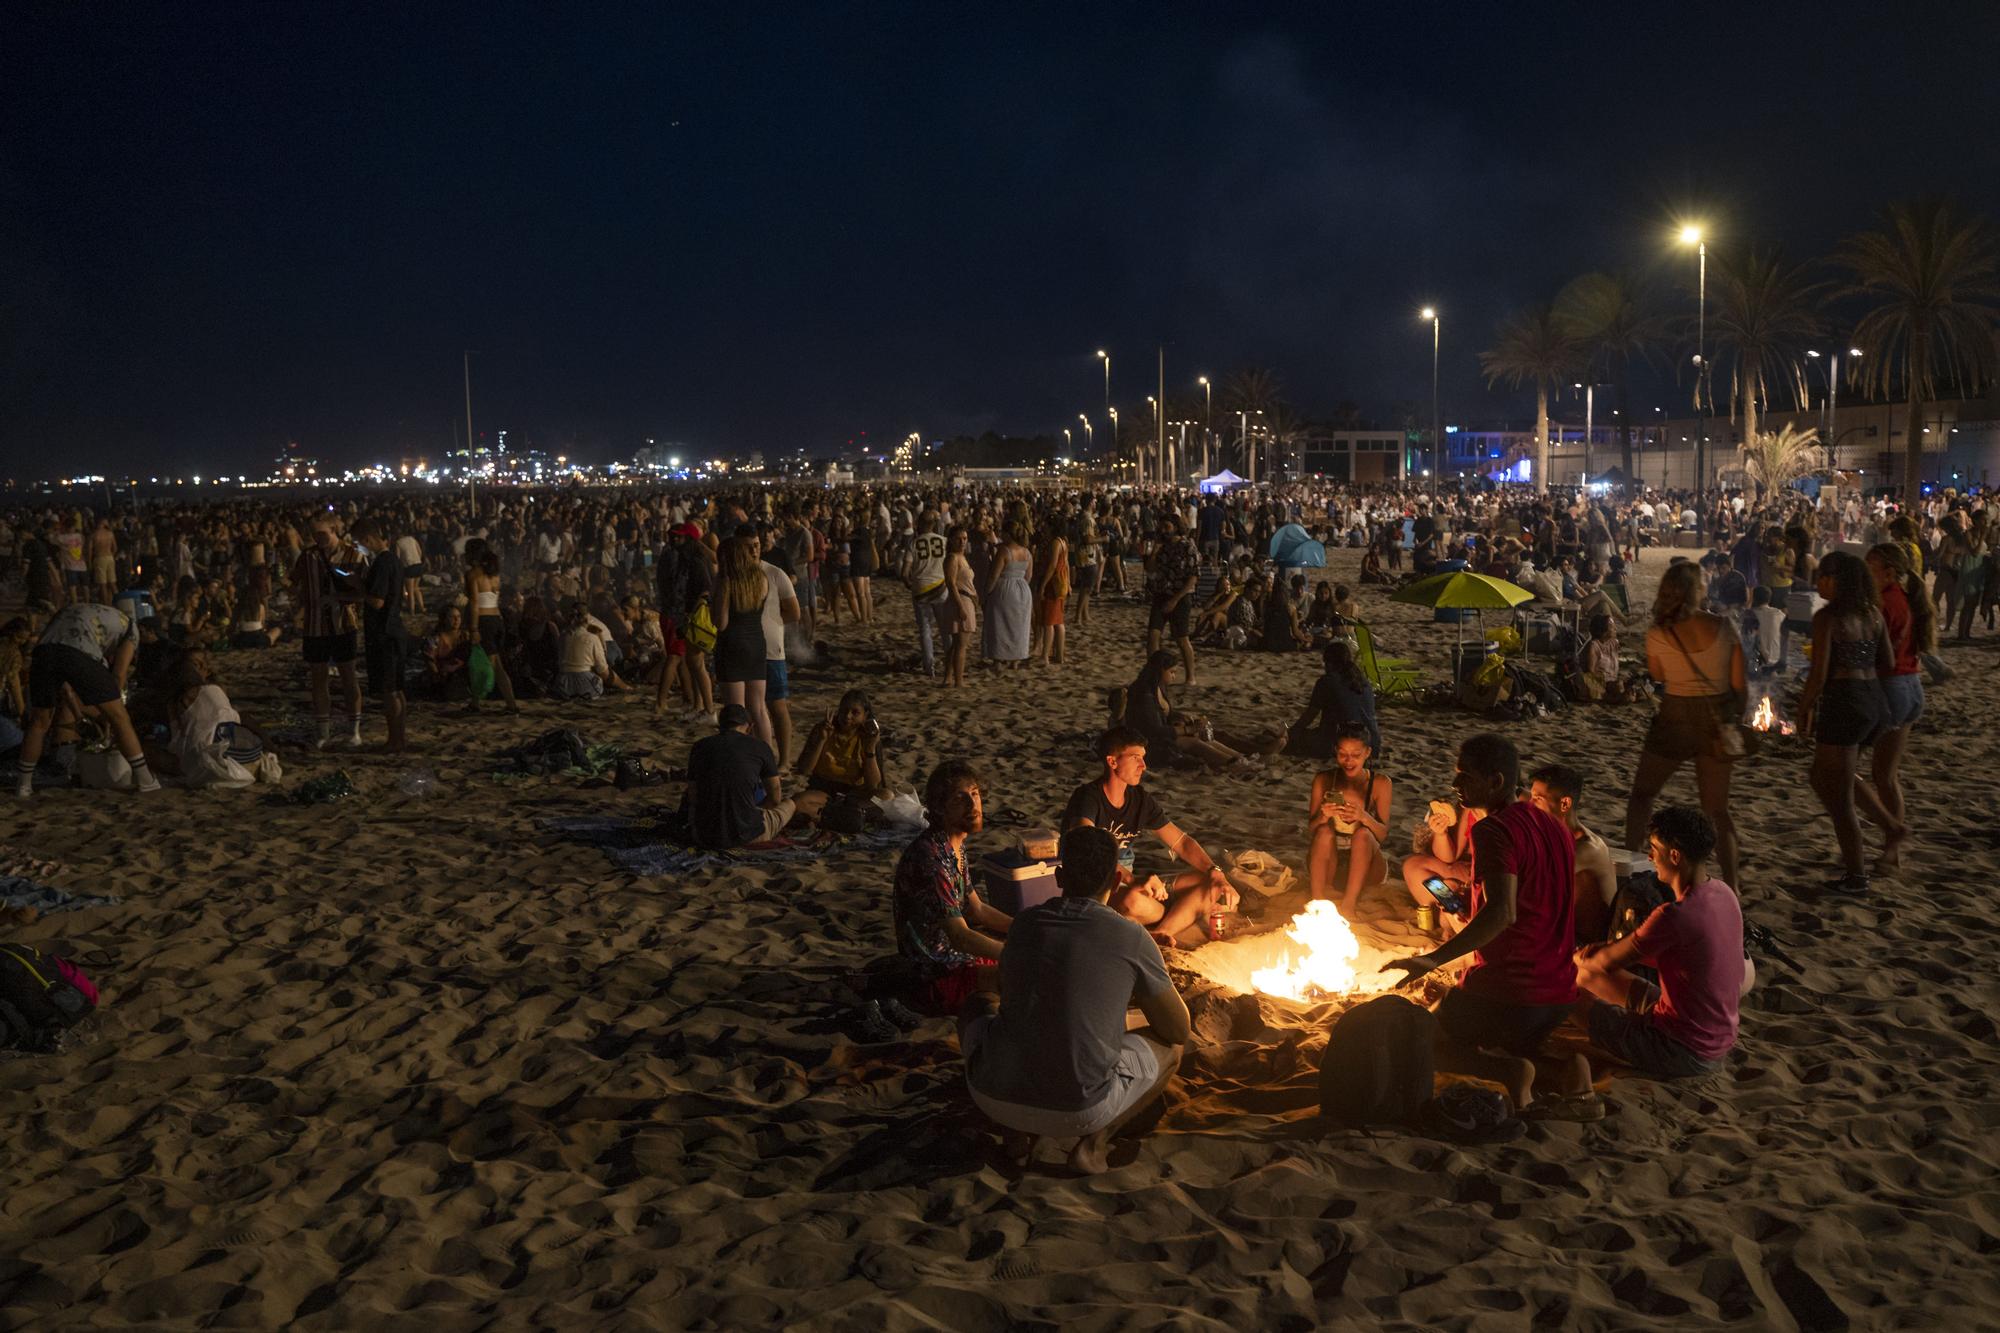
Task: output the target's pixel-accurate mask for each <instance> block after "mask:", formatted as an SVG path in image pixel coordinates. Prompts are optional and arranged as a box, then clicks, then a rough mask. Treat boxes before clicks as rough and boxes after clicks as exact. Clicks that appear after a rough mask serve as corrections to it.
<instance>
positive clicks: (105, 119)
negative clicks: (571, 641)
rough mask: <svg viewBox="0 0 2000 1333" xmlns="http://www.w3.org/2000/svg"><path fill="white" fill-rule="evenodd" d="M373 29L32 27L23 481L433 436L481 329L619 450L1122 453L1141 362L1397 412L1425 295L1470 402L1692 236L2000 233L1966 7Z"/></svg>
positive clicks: (121, 11)
mask: <svg viewBox="0 0 2000 1333" xmlns="http://www.w3.org/2000/svg"><path fill="white" fill-rule="evenodd" d="M397 8H398V9H402V10H407V11H408V12H405V13H398V12H395V11H392V10H391V9H390V8H388V7H368V8H357V9H352V10H349V9H337V8H331V7H324V6H318V5H299V4H285V5H265V4H259V5H254V6H232V5H227V4H201V5H179V6H174V7H172V8H171V9H169V8H165V7H157V6H144V5H138V6H113V5H108V4H97V5H73V4H66V5H62V6H53V7H48V8H39V7H28V6H13V7H10V9H9V11H8V19H7V22H6V25H5V34H4V38H0V283H4V290H0V298H4V299H0V471H4V472H8V473H12V474H15V475H24V476H36V475H51V474H65V473H68V472H75V471H81V470H103V471H113V470H132V471H141V472H144V471H148V470H150V471H165V470H182V471H196V470H202V469H204V468H205V469H207V470H209V471H222V470H228V471H235V470H248V469H249V468H251V467H254V466H256V465H258V464H259V463H260V462H262V461H263V460H264V459H265V458H267V457H268V456H269V454H270V453H271V452H272V451H273V449H274V447H275V446H276V445H277V444H279V443H281V442H283V441H284V440H286V439H298V440H300V441H302V442H303V443H304V444H305V445H306V447H307V448H308V449H310V450H313V451H316V452H318V453H320V454H321V455H322V456H324V457H327V458H329V459H334V460H341V461H348V462H360V461H367V460H369V459H371V458H378V457H381V458H392V459H393V458H396V457H400V456H402V455H403V454H406V453H408V454H414V453H433V454H435V453H436V452H438V451H439V449H440V448H441V447H444V446H447V445H448V444H449V442H450V440H451V429H452V422H453V420H454V419H455V418H456V419H460V420H462V413H463V402H462V399H461V396H460V385H459V366H460V360H459V358H460V352H461V349H464V348H467V347H471V348H475V349H478V350H479V352H480V353H481V355H480V356H478V357H476V358H475V360H474V363H473V373H474V386H473V387H474V395H475V401H474V412H475V417H476V419H477V422H478V424H479V426H480V429H481V430H482V431H484V430H486V429H487V428H489V427H491V426H494V425H506V426H509V427H510V428H511V429H512V430H513V431H514V432H516V438H519V437H520V436H522V435H527V436H532V437H533V438H535V439H537V440H539V441H545V442H547V443H550V444H552V445H560V446H563V447H567V448H571V449H574V450H576V451H577V452H579V453H581V454H583V455H585V456H592V457H597V458H600V459H609V458H613V457H620V456H624V455H626V454H629V452H630V450H631V448H632V446H633V445H634V444H636V443H638V442H639V441H640V439H641V438H642V437H645V436H656V437H658V438H660V439H663V440H666V439H672V440H677V441H686V442H688V443H689V444H691V445H693V446H695V447H697V448H700V449H702V450H704V451H713V452H720V453H725V454H727V453H744V452H748V451H749V450H751V449H763V450H766V451H767V452H769V451H777V450H786V451H789V450H790V449H792V448H795V447H797V446H800V445H805V446H808V447H812V448H826V447H831V446H834V445H838V444H842V443H844V442H845V441H846V440H847V439H848V438H850V437H852V436H854V435H855V434H856V433H857V432H858V431H861V430H867V431H869V432H871V437H873V436H889V437H895V436H899V435H901V434H903V433H904V432H907V431H909V430H912V429H917V430H922V431H923V432H924V433H925V435H926V436H927V437H929V438H938V437H941V436H943V435H946V434H950V433H955V432H958V431H976V430H981V429H985V428H988V427H992V428H996V429H1000V430H1002V431H1007V432H1011V433H1020V434H1032V433H1036V432H1041V431H1047V430H1050V429H1054V428H1059V427H1060V426H1061V425H1062V424H1064V423H1066V422H1069V421H1071V420H1073V418H1074V416H1075V414H1076V413H1077V412H1078V411H1080V410H1086V411H1089V412H1091V413H1092V415H1093V417H1094V418H1099V424H1100V425H1101V417H1100V414H1101V410H1102V397H1103V393H1102V379H1101V375H1100V371H1099V367H1098V363H1097V362H1096V361H1095V360H1094V359H1093V357H1092V353H1093V351H1094V350H1095V349H1096V348H1098V347H1108V348H1110V349H1111V351H1112V353H1113V356H1114V357H1115V358H1116V366H1115V371H1116V375H1115V384H1114V388H1115V390H1116V397H1117V398H1118V399H1119V400H1121V401H1124V402H1126V403H1128V404H1139V405H1141V408H1140V410H1142V400H1143V395H1144V394H1146V393H1147V392H1150V391H1151V382H1152V379H1153V375H1154V370H1153V358H1154V348H1155V347H1156V346H1157V345H1158V344H1159V343H1160V342H1161V341H1164V342H1166V343H1167V344H1168V351H1167V357H1168V363H1167V370H1168V377H1169V385H1170V389H1171V390H1173V391H1176V392H1178V391H1179V390H1180V389H1181V388H1182V387H1184V386H1185V385H1187V384H1188V383H1189V382H1190V381H1191V380H1192V378H1193V376H1194V375H1196V374H1197V373H1202V372H1206V373H1210V374H1214V375H1220V374H1222V373H1224V372H1226V371H1228V370H1229V369H1231V368H1232V367H1236V366H1241V365H1245V364H1265V365H1269V366H1271V367H1273V368H1275V369H1276V370H1277V371H1279V373H1280V374H1281V375H1282V376H1283V377H1284V380H1285V382H1286V384H1287V386H1288V388H1289V390H1290V396H1291V398H1292V399H1293V400H1294V401H1295V402H1297V403H1298V404H1299V405H1300V406H1301V407H1303V408H1305V409H1307V410H1309V411H1310V410H1313V409H1319V410H1325V409H1328V408H1330V407H1332V406H1333V405H1334V404H1335V403H1337V402H1339V401H1341V400H1343V399H1348V400H1352V401H1354V402H1356V403H1358V404H1360V405H1361V407H1362V408H1363V410H1364V411H1366V412H1368V413H1370V414H1374V415H1386V414H1388V413H1390V412H1392V411H1393V410H1394V408H1395V406H1396V405H1397V404H1398V403H1399V402H1404V401H1416V400H1421V399H1427V398H1428V391H1429V369H1430V367H1429V347H1428V337H1427V336H1426V335H1427V330H1426V329H1424V328H1423V327H1421V326H1420V325H1419V324H1418V321H1417V320H1416V317H1415V310H1416V309H1417V307H1418V306H1420V305H1422V304H1424V303H1425V302H1427V301H1435V302H1436V303H1437V304H1438V305H1439V306H1440V307H1441V308H1442V310H1443V311H1444V371H1443V378H1444V397H1445V402H1446V414H1447V417H1448V418H1451V417H1458V418H1461V419H1467V420H1472V419H1491V418H1494V417H1496V416H1502V415H1518V414H1520V413H1522V412H1524V411H1525V410H1526V406H1525V403H1526V400H1525V398H1519V399H1516V398H1512V397H1509V396H1507V395H1492V394H1488V393H1487V392H1486V391H1485V389H1484V388H1483V387H1482V386H1481V383H1480V380H1479V377H1478V374H1477V364H1476V362H1475V360H1474V354H1475V352H1476V351H1477V350H1478V349H1479V348H1480V347H1482V346H1484V345H1485V344H1486V341H1487V338H1488V335H1489V334H1490V332H1491V329H1492V326H1493V324H1494V322H1495V320H1496V319H1497V318H1498V317H1499V316H1500V315H1502V314H1503V313H1504V312H1505V311H1506V310H1508V309H1509V308H1511V307H1513V306H1516V305H1518V304H1521V303H1523V302H1526V301H1529V300H1534V299H1547V298H1548V297H1549V296H1551V295H1552V294H1553V293H1554V291H1555V289H1556V287H1557V286H1558V285H1559V284H1560V283H1561V282H1562V281H1563V280H1564V279H1566V278H1568V277H1570V276H1572V275H1574V274H1576V273H1578V272H1581V271H1584V270H1587V269H1590V268H1593V267H1602V266H1611V265H1631V266H1637V267H1647V266H1661V265H1683V266H1684V265H1685V264H1686V263H1687V261H1686V260H1685V258H1684V256H1681V255H1678V254H1676V252H1674V250H1673V249H1672V247H1671V246H1669V245H1668V244H1666V236H1667V232H1666V228H1667V227H1668V225H1669V223H1670V222H1671V220H1672V219H1673V218H1674V217H1675V216H1676V215H1678V214H1681V213H1684V212H1694V213H1699V214H1701V215H1703V216H1705V217H1706V218H1707V219H1708V220H1709V222H1710V224H1711V227H1712V230H1713V232H1714V233H1715V238H1714V245H1715V246H1717V247H1724V246H1732V245H1745V244H1752V243H1754V244H1759V245H1766V244H1773V243H1781V244H1783V245H1784V246H1785V247H1786V248H1787V249H1788V250H1789V251H1790V252H1791V253H1793V254H1796V255H1798V256H1800V257H1805V256H1809V255H1815V254H1819V253H1822V252H1824V251H1825V250H1827V249H1828V248H1830V247H1831V245H1832V244H1833V243H1834V242H1835V241H1837V240H1838V239H1839V238H1840V237H1841V236H1843V235H1845V234H1847V233H1849V232H1851V231H1853V230H1855V229H1857V228H1859V227H1862V226H1865V225H1867V224H1868V223H1869V222H1870V220H1871V219H1872V217H1873V215H1874V213H1875V211H1876V210H1877V209H1878V208H1879V207H1880V206H1881V205H1882V204H1884V203H1886V202H1888V201H1890V200H1893V199H1898V198H1904V197H1908V196H1912V195H1916V194H1919V193H1924V192H1933V191H1944V192H1948V193H1952V194H1955V195H1957V196H1958V197H1959V198H1960V199H1962V200H1964V201H1965V202H1966V203H1968V204H1970V205H1972V206H1973V207H1975V208H1977V209H1978V210H1980V211H1982V212H1984V213H1985V214H1987V215H1988V216H1989V217H1995V216H2000V147H1996V145H2000V111H1997V110H1996V107H2000V98H1996V94H1995V93H1994V91H1993V90H1994V87H1995V86H1996V84H1995V82H1994V75H1993V71H1992V69H1991V67H1990V66H1991V62H1992V60H1993V57H1994V54H1995V52H1996V51H2000V6H1996V5H1994V4H1991V3H1986V2H1983V0H1981V2H1977V3H1975V2H1973V0H1968V2H1967V3H1963V4H1957V5H1948V6H1947V5H1924V4H1913V3H1900V4H1897V5H1894V6H1878V5H1870V6H1859V5H1856V6H1846V5H1840V4H1816V5H1812V6H1787V5H1754V6H1751V5H1715V6H1689V5H1684V4H1666V5H1653V6H1644V7H1629V8H1628V7H1624V6H1568V5H1564V6H1555V7H1551V8H1547V9H1537V8H1534V7H1531V6H1525V5H1471V4H1465V5H1458V4H1453V5H1435V6H1423V5H1405V6H1391V5H1382V6H1355V5H1286V6H1282V7H1276V8H1273V9H1269V10H1260V9H1258V8H1256V7H1253V6H1248V5H1238V4H1230V5H1215V6H1203V7H1188V6H1178V7H1177V6H1158V5H1146V6H1140V5H1112V4H1098V5H1092V6H1062V7H1049V8H1022V9H1015V8H1014V7H1005V6H962V5H933V6H923V7H911V8H899V7H893V6H887V5H865V6H855V7H852V8H846V7H838V6H832V5H810V6H806V5H796V6H766V7H763V8H762V9H761V11H760V12H761V17H757V16H748V15H747V14H746V11H748V10H749V9H750V8H751V7H747V6H746V7H735V6H704V7H701V8H699V9H694V8H683V7H664V6H663V7H652V6H648V7H639V6H633V7H629V9H630V12H628V13H626V14H623V15H608V14H606V13H605V12H603V11H604V10H607V9H609V8H610V7H608V6H607V7H598V6H581V7H574V6H560V7H559V6H546V7H543V9H544V12H540V13H537V12H533V11H527V10H514V9H510V8H508V7H504V6H481V7H477V8H474V7H465V8H462V9H451V8H448V7H446V6H443V5H429V4H424V5H414V6H406V7H397ZM559 9H581V10H584V11H587V12H585V13H584V14H582V15H581V16H579V15H577V14H570V13H558V12H556V11H557V10H559ZM642 11H643V12H642ZM1627 14H1636V15H1638V17H1627V16H1625V15H1627ZM1665 392H1666V390H1665V389H1664V388H1662V389H1659V390H1656V391H1649V397H1657V396H1659V395H1661V394H1664V393H1665ZM1661 401H1666V400H1665V399H1664V398H1661ZM1128 419H1129V417H1128Z"/></svg>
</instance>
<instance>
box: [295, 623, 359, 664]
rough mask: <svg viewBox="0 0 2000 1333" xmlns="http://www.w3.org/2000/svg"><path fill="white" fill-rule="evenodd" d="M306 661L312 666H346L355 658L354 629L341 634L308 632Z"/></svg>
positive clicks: (305, 650)
mask: <svg viewBox="0 0 2000 1333" xmlns="http://www.w3.org/2000/svg"><path fill="white" fill-rule="evenodd" d="M303 651H304V652H305V657H306V662H307V664H308V665H311V666H344V665H346V664H347V663H349V662H352V661H353V660H354V631H353V630H348V631H346V632H345V633H341V634H308V635H306V637H305V648H304V650H303Z"/></svg>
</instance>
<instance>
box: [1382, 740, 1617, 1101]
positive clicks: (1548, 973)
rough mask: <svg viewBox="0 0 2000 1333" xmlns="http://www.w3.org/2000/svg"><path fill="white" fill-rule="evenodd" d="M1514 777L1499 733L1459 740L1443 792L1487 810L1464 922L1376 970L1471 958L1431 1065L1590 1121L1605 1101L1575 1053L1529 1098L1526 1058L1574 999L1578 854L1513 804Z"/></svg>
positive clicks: (1416, 971) (1450, 997)
mask: <svg viewBox="0 0 2000 1333" xmlns="http://www.w3.org/2000/svg"><path fill="white" fill-rule="evenodd" d="M1520 775H1521V756H1520V752H1519V751H1517V750H1516V749H1515V748H1514V743H1513V742H1512V741H1510V740H1508V739H1507V738H1506V737H1504V736H1496V735H1493V734H1491V733H1485V734H1482V735H1478V736H1474V737H1472V738H1471V739H1470V740H1468V741H1466V742H1465V744H1463V745H1462V746H1460V747H1459V751H1458V770H1457V773H1456V774H1455V775H1454V776H1453V778H1452V787H1453V789H1454V790H1456V791H1457V793H1458V796H1459V799H1460V800H1461V801H1462V802H1463V803H1464V804H1465V806H1466V808H1468V809H1473V810H1482V811H1484V812H1485V816H1484V817H1483V818H1482V819H1480V820H1479V822H1478V823H1476V824H1474V825H1473V827H1472V885H1471V903H1470V909H1471V913H1472V915H1471V919H1470V920H1468V921H1467V922H1466V925H1465V929H1463V930H1461V931H1459V932H1458V934H1456V935H1454V936H1453V937H1452V938H1451V940H1450V941H1448V942H1447V943H1445V944H1442V945H1439V946H1438V947H1437V948H1436V949H1433V950H1431V951H1430V952H1429V953H1426V954H1419V955H1418V956H1416V957H1414V958H1399V959H1397V960H1395V961H1394V962H1391V963H1388V964H1386V965H1385V966H1384V967H1383V969H1382V970H1383V971H1385V972H1386V971H1389V970H1390V969H1391V968H1400V969H1401V970H1402V971H1404V972H1406V973H1408V974H1409V976H1410V977H1411V978H1416V977H1420V976H1422V975H1424V974H1425V973H1426V972H1430V971H1433V970H1435V969H1437V968H1439V967H1443V966H1444V965H1445V964H1447V963H1452V962H1456V961H1457V960H1458V959H1460V958H1463V957H1464V956H1465V955H1467V954H1471V955H1472V965H1471V966H1470V967H1468V968H1466V970H1465V972H1464V973H1463V974H1462V975H1461V976H1460V977H1459V981H1458V985H1457V986H1456V987H1454V988H1453V989H1452V990H1451V991H1450V992H1449V993H1447V994H1446V995H1445V997H1444V999H1443V1000H1442V1001H1440V1002H1439V1004H1438V1007H1437V1018H1438V1026H1439V1028H1440V1029H1441V1036H1440V1040H1439V1044H1438V1051H1437V1060H1438V1068H1439V1069H1441V1070H1443V1071H1445V1072H1446V1073H1454V1074H1467V1075H1470V1076H1472V1077H1474V1078H1481V1079H1488V1080H1491V1081H1492V1082H1495V1083H1498V1084H1500V1085H1501V1086H1503V1087H1504V1088H1506V1089H1507V1093H1508V1095H1509V1096H1510V1097H1511V1098H1512V1099H1513V1102H1514V1107H1515V1109H1516V1110H1517V1111H1519V1112H1521V1113H1523V1114H1524V1115H1533V1116H1535V1117H1537V1118H1546V1119H1591V1120H1594V1119H1597V1118H1600V1117H1601V1116H1603V1114H1604V1107H1603V1104H1602V1103H1601V1102H1599V1101H1598V1100H1597V1099H1596V1098H1595V1097H1594V1096H1592V1095H1590V1091H1589V1089H1590V1065H1589V1062H1588V1061H1586V1060H1585V1059H1584V1058H1583V1057H1581V1056H1576V1057H1573V1058H1572V1059H1571V1060H1569V1061H1568V1062H1567V1063H1566V1064H1565V1066H1564V1067H1563V1068H1562V1069H1561V1070H1560V1071H1559V1074H1560V1078H1559V1081H1560V1082H1561V1084H1562V1086H1563V1092H1562V1093H1560V1094H1557V1095H1554V1096H1550V1095H1547V1094H1544V1095H1543V1096H1542V1097H1541V1098H1539V1099H1538V1098H1537V1097H1536V1095H1535V1077H1536V1070H1535V1065H1534V1062H1533V1057H1534V1056H1535V1055H1537V1054H1538V1053H1539V1052H1540V1050H1541V1046H1542V1041H1543V1039H1544V1038H1546V1037H1547V1036H1548V1035H1549V1033H1550V1032H1552V1031H1553V1030H1554V1029H1555V1028H1556V1026H1557V1025H1558V1024H1560V1023H1561V1022H1562V1021H1563V1020H1564V1019H1565V1018H1567V1017H1568V1016H1569V1007H1570V1005H1571V1004H1572V1003H1573V1002H1574V1001H1575V999H1576V964H1575V961H1574V958H1573V948H1574V945H1573V941H1574V939H1575V934H1576V925H1575V913H1576V850H1575V847H1574V845H1573V843H1572V841H1571V838H1570V834H1569V830H1567V829H1565V828H1564V827H1563V826H1562V824H1561V823H1559V822H1558V821H1557V820H1555V819H1552V818H1551V817H1550V816H1549V815H1548V814H1546V813H1545V812H1543V811H1541V810H1538V809H1536V808H1535V807H1534V806H1533V805H1531V804H1529V803H1528V802H1526V801H1517V800H1515V799H1514V793H1515V791H1516V789H1517V788H1518V786H1519V785H1520Z"/></svg>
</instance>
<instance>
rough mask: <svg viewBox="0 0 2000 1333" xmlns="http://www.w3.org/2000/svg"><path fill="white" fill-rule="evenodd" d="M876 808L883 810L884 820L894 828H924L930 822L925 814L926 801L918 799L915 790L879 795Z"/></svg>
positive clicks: (876, 799)
mask: <svg viewBox="0 0 2000 1333" xmlns="http://www.w3.org/2000/svg"><path fill="white" fill-rule="evenodd" d="M875 808H876V809H877V810H880V811H881V812H882V822H883V823H885V824H888V825H890V826H892V827H894V828H910V829H918V830H922V829H924V828H925V827H927V826H928V825H929V823H930V820H928V819H927V818H925V816H924V803H923V802H922V801H920V800H918V799H917V794H916V793H915V792H913V791H899V792H892V793H890V794H889V795H887V796H877V797H876V798H875Z"/></svg>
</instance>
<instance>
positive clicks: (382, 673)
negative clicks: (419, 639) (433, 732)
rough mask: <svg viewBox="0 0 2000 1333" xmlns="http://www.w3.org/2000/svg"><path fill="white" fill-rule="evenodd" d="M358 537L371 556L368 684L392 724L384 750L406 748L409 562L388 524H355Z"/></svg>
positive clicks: (364, 622) (366, 597)
mask: <svg viewBox="0 0 2000 1333" xmlns="http://www.w3.org/2000/svg"><path fill="white" fill-rule="evenodd" d="M354 543H355V545H357V546H359V547H361V548H362V549H363V550H365V551H367V552H368V553H369V555H370V556H371V559H370V560H369V562H368V572H367V573H366V575H364V576H363V582H362V598H361V637H362V641H363V643H364V645H365V651H366V656H367V659H368V687H369V688H370V689H372V690H374V691H375V697H376V698H378V699H380V700H381V701H382V719H383V721H385V722H386V723H388V726H389V740H388V743H387V744H386V745H384V746H383V747H382V750H383V753H384V754H401V753H402V752H403V748H404V739H405V738H404V733H403V667H404V664H405V662H406V661H407V659H408V654H409V648H408V645H407V643H406V641H405V640H404V637H403V562H402V561H400V560H398V559H397V558H396V552H395V548H393V547H391V546H390V545H389V540H388V537H387V536H386V535H385V534H384V533H383V531H382V527H381V525H380V524H379V523H376V522H375V521H374V520H373V519H363V520H361V521H360V522H359V523H357V524H355V525H354Z"/></svg>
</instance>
